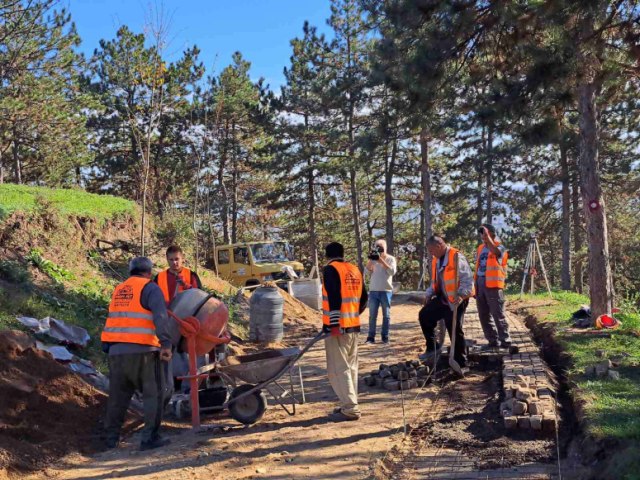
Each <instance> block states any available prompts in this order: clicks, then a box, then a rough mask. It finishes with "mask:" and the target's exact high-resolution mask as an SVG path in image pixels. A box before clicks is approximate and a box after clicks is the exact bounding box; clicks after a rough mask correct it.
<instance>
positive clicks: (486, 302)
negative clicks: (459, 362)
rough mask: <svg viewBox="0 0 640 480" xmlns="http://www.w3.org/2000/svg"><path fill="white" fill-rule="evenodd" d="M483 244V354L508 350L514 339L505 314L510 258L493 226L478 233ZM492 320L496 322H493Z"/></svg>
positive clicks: (479, 287)
mask: <svg viewBox="0 0 640 480" xmlns="http://www.w3.org/2000/svg"><path fill="white" fill-rule="evenodd" d="M478 234H479V235H480V237H481V239H482V243H481V244H480V245H478V250H477V252H476V273H475V276H474V279H475V283H476V303H477V305H478V316H479V317H480V324H481V325H482V331H483V332H484V336H485V338H486V339H487V340H488V341H489V344H488V345H486V346H484V347H483V350H489V351H491V350H495V349H497V348H500V347H501V348H509V347H510V346H511V337H510V336H509V325H508V323H507V319H506V317H505V314H504V287H505V281H506V278H507V260H508V256H509V254H508V253H507V250H506V248H505V247H504V245H502V243H501V242H500V241H499V239H498V238H497V237H496V229H495V227H494V226H493V225H490V224H487V223H485V224H483V225H482V226H481V227H480V228H479V229H478ZM492 317H493V318H492Z"/></svg>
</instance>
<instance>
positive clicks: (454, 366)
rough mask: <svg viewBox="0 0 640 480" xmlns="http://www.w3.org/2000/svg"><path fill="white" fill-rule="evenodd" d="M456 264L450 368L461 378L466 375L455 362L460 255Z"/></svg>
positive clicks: (456, 256) (455, 258)
mask: <svg viewBox="0 0 640 480" xmlns="http://www.w3.org/2000/svg"><path fill="white" fill-rule="evenodd" d="M454 262H455V264H456V273H455V283H454V285H455V287H456V293H455V296H454V301H455V306H454V307H453V319H452V321H451V351H450V352H449V366H450V367H451V370H453V371H454V372H456V373H457V374H458V375H460V376H461V377H464V373H462V368H461V367H460V364H459V363H458V362H456V361H455V359H454V357H455V355H456V329H457V328H458V303H459V301H458V300H459V297H458V267H459V265H458V254H457V253H456V255H455V257H454Z"/></svg>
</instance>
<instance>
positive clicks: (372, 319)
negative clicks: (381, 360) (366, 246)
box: [365, 239, 397, 344]
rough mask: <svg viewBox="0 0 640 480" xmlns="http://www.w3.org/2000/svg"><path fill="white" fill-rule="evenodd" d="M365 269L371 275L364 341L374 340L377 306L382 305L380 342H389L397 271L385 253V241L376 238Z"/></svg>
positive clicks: (390, 258)
mask: <svg viewBox="0 0 640 480" xmlns="http://www.w3.org/2000/svg"><path fill="white" fill-rule="evenodd" d="M367 270H368V271H369V274H370V275H371V280H370V284H369V333H368V334H367V341H366V342H365V343H368V344H374V343H375V342H376V327H377V325H376V324H377V322H378V307H382V331H381V337H382V343H389V323H390V321H391V295H392V294H393V283H392V280H393V276H394V275H395V274H396V271H397V264H396V259H395V258H394V257H392V256H391V255H389V254H387V242H386V241H385V240H382V239H380V240H376V243H375V244H374V246H373V250H372V251H371V253H370V254H369V262H368V263H367Z"/></svg>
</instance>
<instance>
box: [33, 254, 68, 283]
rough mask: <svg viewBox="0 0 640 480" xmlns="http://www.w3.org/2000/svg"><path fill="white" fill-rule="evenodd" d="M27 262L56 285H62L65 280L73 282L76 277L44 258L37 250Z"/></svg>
mask: <svg viewBox="0 0 640 480" xmlns="http://www.w3.org/2000/svg"><path fill="white" fill-rule="evenodd" d="M25 260H27V261H28V262H30V263H32V264H33V266H34V267H37V268H38V269H39V270H40V271H41V272H42V273H44V274H46V275H47V276H48V277H49V278H51V279H52V280H53V281H54V282H55V283H58V284H62V281H63V280H73V279H74V276H73V274H72V273H71V272H70V271H69V270H66V269H65V268H63V267H61V266H60V265H56V264H55V263H53V262H52V261H51V260H47V259H46V258H44V257H43V256H42V252H41V251H40V250H38V249H37V248H34V249H32V250H31V251H30V252H29V254H28V255H27V256H25Z"/></svg>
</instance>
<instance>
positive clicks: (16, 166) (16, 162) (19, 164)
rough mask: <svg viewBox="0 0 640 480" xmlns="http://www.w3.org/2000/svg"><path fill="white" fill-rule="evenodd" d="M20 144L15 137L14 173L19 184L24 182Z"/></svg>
mask: <svg viewBox="0 0 640 480" xmlns="http://www.w3.org/2000/svg"><path fill="white" fill-rule="evenodd" d="M19 149H20V147H19V144H18V141H17V140H16V139H15V137H14V139H13V168H14V175H15V180H16V183H17V184H21V183H22V162H21V161H20V152H19Z"/></svg>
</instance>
